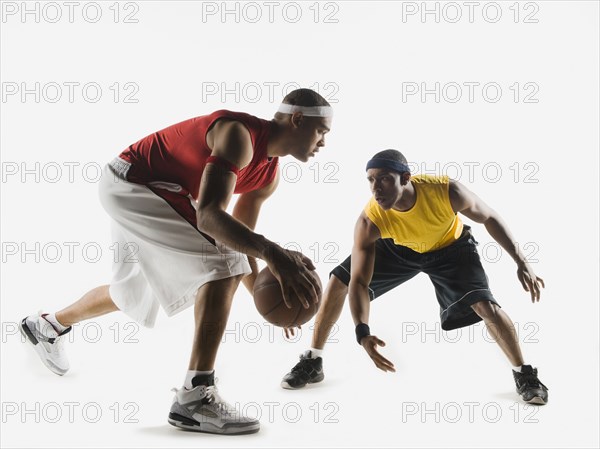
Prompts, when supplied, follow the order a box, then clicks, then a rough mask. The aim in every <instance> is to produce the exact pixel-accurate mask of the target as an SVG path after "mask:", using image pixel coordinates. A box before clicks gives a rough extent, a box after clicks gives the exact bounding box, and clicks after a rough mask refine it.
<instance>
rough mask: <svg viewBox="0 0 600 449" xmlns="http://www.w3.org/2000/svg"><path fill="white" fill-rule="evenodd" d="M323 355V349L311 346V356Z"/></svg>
mask: <svg viewBox="0 0 600 449" xmlns="http://www.w3.org/2000/svg"><path fill="white" fill-rule="evenodd" d="M322 355H323V350H322V349H316V348H310V358H311V359H316V358H317V357H321V356H322Z"/></svg>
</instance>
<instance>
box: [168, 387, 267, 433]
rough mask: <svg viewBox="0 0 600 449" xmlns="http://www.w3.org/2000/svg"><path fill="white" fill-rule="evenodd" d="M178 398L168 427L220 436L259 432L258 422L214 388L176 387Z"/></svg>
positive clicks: (174, 403)
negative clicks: (229, 402) (232, 404)
mask: <svg viewBox="0 0 600 449" xmlns="http://www.w3.org/2000/svg"><path fill="white" fill-rule="evenodd" d="M172 391H175V398H174V399H173V405H171V412H170V413H169V424H171V425H173V426H175V427H180V428H182V429H187V430H194V431H196V432H207V433H219V434H229V435H232V434H242V433H255V432H258V431H259V430H260V422H259V421H258V420H257V419H253V418H249V417H246V416H242V415H241V413H240V411H239V410H237V409H236V408H234V407H233V406H231V405H230V404H228V403H227V402H225V401H224V400H223V399H222V398H221V397H220V396H219V393H218V390H217V387H216V386H215V385H210V386H206V385H198V386H197V387H194V388H192V389H191V390H188V389H187V388H180V389H177V388H173V390H172Z"/></svg>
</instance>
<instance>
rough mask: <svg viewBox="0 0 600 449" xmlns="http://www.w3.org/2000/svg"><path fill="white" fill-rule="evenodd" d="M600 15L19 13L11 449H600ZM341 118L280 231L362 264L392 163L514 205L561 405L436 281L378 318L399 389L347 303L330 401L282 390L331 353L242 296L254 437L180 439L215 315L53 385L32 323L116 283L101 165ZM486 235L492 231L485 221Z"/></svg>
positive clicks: (102, 356) (13, 35)
mask: <svg viewBox="0 0 600 449" xmlns="http://www.w3.org/2000/svg"><path fill="white" fill-rule="evenodd" d="M598 12H599V8H598V3H597V2H586V1H582V2H561V1H547V2H546V1H537V2H518V3H517V2H450V3H447V2H425V3H423V2H368V3H367V2H360V1H357V2H250V3H241V2H227V3H222V2H191V1H190V2H187V1H186V2H161V1H138V2H120V3H116V2H106V3H105V2H70V3H69V2H50V3H47V2H25V3H23V2H8V1H7V2H2V21H1V24H0V25H1V27H2V31H1V41H2V42H1V64H0V65H1V69H0V70H1V73H0V74H1V82H2V83H1V84H2V103H1V108H2V111H1V112H2V114H1V122H0V124H1V132H0V134H1V137H0V139H1V148H2V155H1V156H2V183H1V189H2V192H1V200H2V214H1V216H2V218H1V224H2V231H1V232H2V235H1V239H2V273H1V274H2V280H1V299H2V300H1V322H2V346H1V349H2V354H1V365H2V372H1V374H2V379H1V396H2V398H1V402H2V437H1V438H2V446H3V447H123V446H128V447H198V446H203V447H286V446H298V447H315V446H316V447H365V446H366V447H375V446H377V447H517V446H518V447H548V446H552V447H568V446H571V447H572V446H577V447H597V446H598V444H599V441H598V431H597V423H598V405H597V401H598V353H599V341H598V278H597V275H598V119H599V117H598V54H599V52H598V50H599V49H598V42H599V39H598ZM299 86H303V87H312V88H314V89H316V90H318V91H320V92H321V93H322V94H323V95H324V96H325V97H326V98H328V99H329V100H330V102H331V103H332V105H333V106H334V107H335V118H334V123H333V129H332V132H331V133H330V134H328V136H327V144H326V147H325V149H324V150H323V151H322V152H321V153H320V154H319V156H318V157H317V158H316V159H312V160H311V161H310V162H309V163H307V164H304V165H302V164H300V163H298V162H297V161H294V160H293V159H291V158H286V159H282V160H281V164H282V170H283V175H284V176H283V182H282V183H281V185H280V189H279V191H278V192H277V193H276V194H275V195H274V196H273V197H272V199H270V200H269V201H268V202H267V203H266V204H265V206H264V210H263V213H262V214H261V218H260V220H259V224H258V229H257V230H258V232H261V233H264V234H265V235H266V236H268V237H269V238H271V239H272V240H275V241H278V242H280V243H281V244H286V245H288V247H290V248H300V249H301V250H302V251H303V252H305V253H306V254H307V255H308V256H309V257H311V258H313V260H315V262H316V264H317V267H318V271H319V274H320V275H321V277H322V278H323V280H325V279H326V277H327V274H328V272H329V271H330V270H331V269H332V268H333V267H335V265H336V264H337V263H339V262H341V261H342V260H343V259H344V258H345V257H346V256H347V254H348V253H349V251H350V248H351V244H352V229H353V226H354V222H355V220H356V217H357V216H358V214H359V213H360V210H361V209H362V207H363V205H364V204H365V202H366V201H367V200H368V198H369V191H368V185H367V182H366V180H365V176H364V165H365V162H366V160H367V159H368V158H369V157H370V156H371V155H372V154H374V153H375V152H377V151H380V150H382V149H385V148H397V149H399V150H401V151H403V152H404V153H405V155H406V156H407V157H408V159H409V161H411V163H412V164H414V165H413V166H414V167H415V171H417V172H428V173H431V172H436V171H437V172H441V173H444V174H448V175H450V176H451V177H454V178H456V179H460V180H461V181H463V182H464V183H465V184H466V185H467V186H469V187H470V188H471V189H472V190H473V191H475V192H476V193H478V194H479V195H480V196H481V197H482V198H483V199H484V200H485V201H487V202H488V203H489V204H490V205H491V206H492V207H494V208H496V209H497V210H498V211H499V212H500V213H501V214H502V216H503V217H504V218H505V220H506V221H507V223H508V224H509V225H510V228H511V230H512V231H513V233H514V235H515V236H516V239H517V241H518V242H519V244H521V245H522V248H523V249H524V251H525V252H526V254H527V255H528V257H529V259H530V261H531V262H532V264H533V265H534V268H535V270H536V272H537V273H538V274H539V275H540V276H541V277H543V278H544V279H545V280H546V283H547V288H546V289H545V290H544V291H543V293H542V300H541V302H540V303H537V304H532V303H531V302H530V300H529V296H528V294H527V293H525V292H524V291H523V290H522V289H521V286H520V284H519V283H518V281H517V278H516V276H515V272H516V267H515V265H514V263H513V262H512V260H511V259H510V258H509V257H508V256H507V255H506V254H503V253H502V251H500V249H499V247H498V245H496V244H494V242H493V240H492V239H491V237H489V235H488V234H487V233H486V232H485V229H484V228H483V227H482V226H480V225H474V226H473V227H474V233H475V236H476V238H477V239H478V240H479V242H480V252H481V254H482V257H483V259H484V261H485V262H484V266H485V268H486V271H487V273H488V276H489V278H490V283H491V288H492V291H493V293H494V295H495V297H496V298H497V299H498V301H499V302H500V304H501V305H502V306H503V307H504V310H506V311H507V312H508V314H509V315H510V316H511V318H512V319H513V321H515V323H516V324H517V329H518V331H519V334H520V340H521V342H522V348H523V351H524V355H525V359H526V363H531V364H534V365H536V366H538V367H539V370H540V378H541V379H542V381H543V382H544V383H545V384H546V385H548V386H549V387H550V403H549V405H548V406H546V407H543V408H532V407H528V406H525V405H524V404H522V403H521V402H519V398H518V396H517V395H516V393H515V392H514V384H513V380H512V376H511V371H510V364H509V363H508V361H507V360H506V359H505V358H504V356H503V355H502V353H501V352H500V350H499V348H498V347H497V345H496V344H495V343H493V342H491V341H490V339H489V336H488V335H487V333H486V332H485V328H484V326H483V325H481V324H479V325H476V326H473V327H472V328H470V329H463V330H462V331H461V332H451V333H442V332H441V331H440V327H439V318H438V306H437V304H436V300H435V294H434V291H433V288H432V286H431V284H430V282H429V280H428V279H427V278H426V277H425V276H424V275H420V276H418V277H417V278H415V279H413V280H412V281H411V282H409V283H407V284H405V285H404V286H402V287H400V288H398V289H396V290H395V291H393V292H392V293H389V294H387V295H386V296H384V297H382V298H379V299H378V300H377V301H376V302H374V303H373V307H372V313H371V320H370V321H371V323H370V324H371V329H372V331H373V333H375V334H376V335H378V336H379V337H380V338H382V339H384V340H385V341H386V342H387V347H386V348H385V349H384V350H383V353H384V355H385V356H387V357H389V358H390V359H391V360H392V361H394V362H395V363H396V366H397V372H396V373H395V374H389V373H388V374H385V373H382V372H380V371H379V370H377V369H376V368H375V367H374V365H373V364H372V363H371V361H370V359H368V357H367V356H366V354H365V353H364V351H362V349H360V348H359V347H358V346H357V345H356V343H355V340H354V332H353V325H352V320H351V318H350V313H349V310H348V307H347V305H346V307H345V309H344V312H343V314H342V317H341V319H340V322H339V328H337V329H336V331H335V334H334V335H333V336H332V337H331V340H332V341H331V342H330V344H329V345H328V346H327V347H326V352H325V356H324V357H325V358H324V364H325V373H326V380H325V382H323V383H321V384H318V385H315V386H312V387H308V388H306V389H304V390H301V391H284V390H282V389H280V387H279V382H280V379H281V377H282V376H283V375H284V374H285V373H286V372H287V371H288V370H289V369H290V368H291V367H292V366H293V365H294V364H295V363H296V361H297V356H298V354H299V353H300V352H302V351H303V350H304V349H306V348H308V347H309V345H310V336H311V335H310V330H309V326H305V329H304V332H303V333H302V335H301V337H300V338H299V339H297V341H294V342H288V341H285V339H284V338H283V336H282V334H281V332H280V330H278V329H274V328H272V327H270V326H267V325H266V324H265V323H264V322H263V321H262V319H261V317H260V316H259V315H258V313H257V312H256V310H255V309H254V305H253V302H252V298H251V297H250V295H249V294H248V293H247V292H246V291H245V290H240V291H239V292H238V293H237V295H236V299H235V302H234V307H233V310H232V314H231V318H230V323H229V325H228V330H227V333H226V335H225V337H224V340H225V342H224V344H223V345H222V346H221V349H220V353H219V358H218V360H217V366H216V372H217V377H219V378H220V387H221V391H222V393H223V395H224V396H225V398H226V399H228V400H229V402H231V403H234V404H237V405H238V406H239V407H240V409H241V410H243V411H246V412H249V413H254V414H255V415H256V414H258V415H260V416H261V422H262V429H261V431H260V432H259V433H258V434H255V435H250V436H243V437H218V436H213V435H204V434H195V433H186V432H181V431H178V430H177V429H175V428H173V427H171V426H169V425H168V424H167V422H166V417H167V414H168V409H169V406H170V401H171V398H172V393H171V392H170V391H169V388H171V387H179V386H180V385H181V382H182V381H183V377H184V374H185V371H186V368H187V360H188V356H189V348H190V344H191V336H192V331H193V318H192V311H191V309H188V310H187V311H185V312H183V313H181V314H179V315H177V316H176V317H174V318H172V319H167V318H166V316H165V315H164V314H163V313H162V312H161V314H160V315H159V318H158V322H157V325H156V327H155V328H154V329H144V328H141V327H140V326H138V325H137V324H135V323H132V322H131V320H130V319H128V318H127V317H126V316H124V315H123V314H113V315H110V316H106V317H102V318H99V319H97V320H94V321H92V322H87V323H82V324H81V325H79V326H77V327H76V328H75V330H74V331H73V332H72V333H71V334H70V337H69V338H70V342H69V343H68V351H69V355H70V360H71V365H72V367H71V371H70V372H69V373H68V374H67V375H66V376H65V377H64V378H60V377H58V376H55V375H54V374H52V373H50V372H49V371H48V370H47V369H46V368H45V367H43V365H42V364H41V363H40V362H39V360H37V356H36V355H35V354H34V353H33V351H32V350H31V349H30V348H27V347H26V346H25V344H24V343H23V340H22V338H21V336H20V335H19V333H18V331H17V328H16V323H17V322H18V320H20V319H21V318H22V317H23V316H25V315H27V314H30V313H34V312H35V311H37V310H38V309H44V310H48V311H55V310H58V309H59V308H62V307H64V306H65V305H67V304H68V303H70V302H72V301H74V300H76V299H78V298H79V297H80V296H81V295H82V294H83V293H85V292H86V291H88V290H89V289H91V288H93V287H95V286H98V285H101V284H104V283H107V282H108V280H109V276H110V270H111V259H112V258H113V257H116V256H117V255H118V251H121V250H122V249H119V248H115V247H111V242H110V235H109V227H108V216H107V215H106V213H105V212H104V210H103V209H102V207H101V205H100V203H99V201H98V197H97V178H98V175H99V172H98V169H99V167H100V166H102V165H103V164H104V163H106V162H107V161H108V160H110V159H111V158H113V157H114V156H115V155H117V154H118V153H119V152H120V151H121V150H122V149H124V148H125V147H127V146H128V145H129V144H131V143H133V142H135V141H136V140H138V139H140V138H141V137H144V136H145V135H147V134H149V133H151V132H153V131H156V130H158V129H161V128H164V127H166V126H168V125H171V124H173V123H176V122H178V121H181V120H184V119H187V118H190V117H193V116H197V115H202V114H206V113H209V112H211V111H213V110H216V109H220V108H227V109H232V110H240V111H244V112H248V113H252V114H255V115H257V116H260V117H264V118H267V119H268V118H271V117H272V115H273V113H274V112H275V110H276V107H277V104H278V103H279V101H280V100H281V98H282V97H283V95H285V93H287V91H288V90H291V89H294V88H296V87H299ZM465 222H466V223H469V221H468V220H465Z"/></svg>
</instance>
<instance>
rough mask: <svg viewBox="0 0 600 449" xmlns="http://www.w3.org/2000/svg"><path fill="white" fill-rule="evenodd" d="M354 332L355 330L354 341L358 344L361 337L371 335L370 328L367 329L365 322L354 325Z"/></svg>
mask: <svg viewBox="0 0 600 449" xmlns="http://www.w3.org/2000/svg"><path fill="white" fill-rule="evenodd" d="M355 332H356V341H357V342H358V344H360V341H361V340H362V339H363V337H367V336H369V335H371V330H370V329H369V325H368V324H365V323H360V324H358V326H356V329H355Z"/></svg>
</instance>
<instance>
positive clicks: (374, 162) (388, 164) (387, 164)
mask: <svg viewBox="0 0 600 449" xmlns="http://www.w3.org/2000/svg"><path fill="white" fill-rule="evenodd" d="M370 168H388V169H390V170H394V171H397V172H398V173H404V172H408V173H410V167H409V166H408V165H406V164H403V163H402V162H398V161H393V160H391V159H381V158H375V159H371V160H370V161H369V162H367V170H368V169H370Z"/></svg>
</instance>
